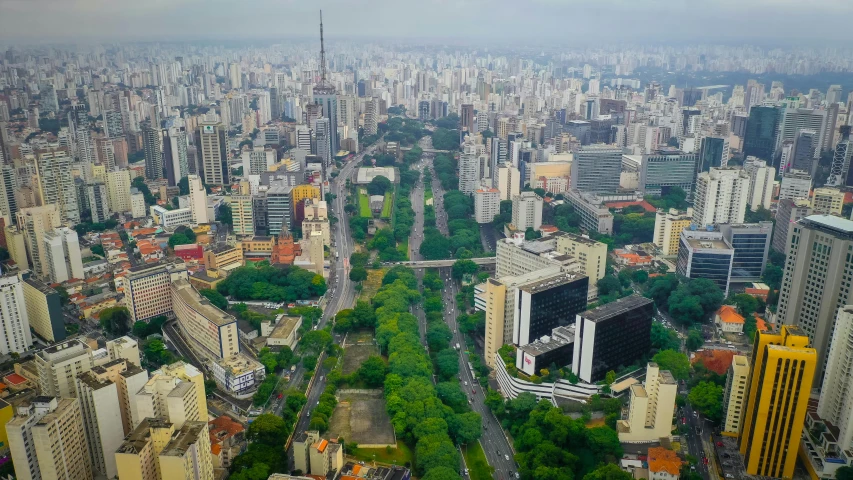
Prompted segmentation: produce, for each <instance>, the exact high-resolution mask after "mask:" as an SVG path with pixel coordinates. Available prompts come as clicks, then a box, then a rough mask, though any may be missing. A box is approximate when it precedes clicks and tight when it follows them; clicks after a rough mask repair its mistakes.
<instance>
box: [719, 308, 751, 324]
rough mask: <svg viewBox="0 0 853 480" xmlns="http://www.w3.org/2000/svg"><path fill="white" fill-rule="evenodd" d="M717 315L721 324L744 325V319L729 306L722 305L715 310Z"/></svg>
mask: <svg viewBox="0 0 853 480" xmlns="http://www.w3.org/2000/svg"><path fill="white" fill-rule="evenodd" d="M717 315H719V317H720V321H721V322H723V323H745V322H746V319H745V318H743V316H742V315H741V314H739V313H737V310H736V309H735V307H733V306H731V305H723V306H722V307H720V309H719V310H717Z"/></svg>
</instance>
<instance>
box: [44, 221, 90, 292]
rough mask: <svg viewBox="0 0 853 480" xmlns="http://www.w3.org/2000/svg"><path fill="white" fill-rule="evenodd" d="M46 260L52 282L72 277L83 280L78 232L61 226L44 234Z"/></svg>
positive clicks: (60, 281)
mask: <svg viewBox="0 0 853 480" xmlns="http://www.w3.org/2000/svg"><path fill="white" fill-rule="evenodd" d="M43 238H44V253H45V256H44V261H45V263H47V267H48V271H49V272H50V280H51V282H52V283H62V282H65V281H67V280H70V279H72V278H74V279H78V280H83V279H85V278H86V276H85V275H84V274H83V261H82V260H81V255H80V241H79V239H78V238H77V232H75V231H74V230H71V229H70V228H67V227H60V228H57V229H55V230H52V231H49V232H45V234H44V237H43Z"/></svg>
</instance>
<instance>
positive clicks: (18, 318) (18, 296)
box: [0, 274, 33, 355]
mask: <svg viewBox="0 0 853 480" xmlns="http://www.w3.org/2000/svg"><path fill="white" fill-rule="evenodd" d="M28 318H29V317H28V316H27V307H26V303H25V301H24V287H23V286H22V285H21V278H20V277H19V276H18V275H15V274H11V275H5V276H3V277H0V354H3V355H8V354H10V353H13V352H15V353H21V352H24V351H25V350H29V348H30V347H31V346H32V345H33V338H32V335H31V334H30V324H29V320H28Z"/></svg>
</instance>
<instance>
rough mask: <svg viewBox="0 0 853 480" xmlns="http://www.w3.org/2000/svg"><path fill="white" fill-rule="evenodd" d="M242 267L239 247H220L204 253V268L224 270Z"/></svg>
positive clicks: (241, 255)
mask: <svg viewBox="0 0 853 480" xmlns="http://www.w3.org/2000/svg"><path fill="white" fill-rule="evenodd" d="M242 266H243V250H242V249H241V248H239V247H232V246H229V245H220V246H217V247H214V248H212V249H210V250H207V251H206V252H204V268H206V269H207V270H224V271H226V272H227V271H229V270H231V269H234V268H237V267H242Z"/></svg>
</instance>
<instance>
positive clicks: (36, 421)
mask: <svg viewBox="0 0 853 480" xmlns="http://www.w3.org/2000/svg"><path fill="white" fill-rule="evenodd" d="M84 428H85V427H84V426H83V415H82V414H81V412H80V404H79V402H78V401H77V399H76V398H55V397H49V396H40V397H36V398H34V399H33V400H32V401H31V402H30V403H28V404H23V405H20V406H19V407H18V408H17V412H16V416H15V418H13V419H12V420H10V421H9V422H8V423H7V424H6V433H7V434H8V436H9V448H10V450H11V452H12V461H13V462H14V465H15V477H16V478H17V479H18V480H38V479H44V480H48V479H56V480H59V479H62V480H70V479H90V478H93V477H92V463H91V459H90V458H89V446H88V444H87V443H86V434H85V431H84Z"/></svg>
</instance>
